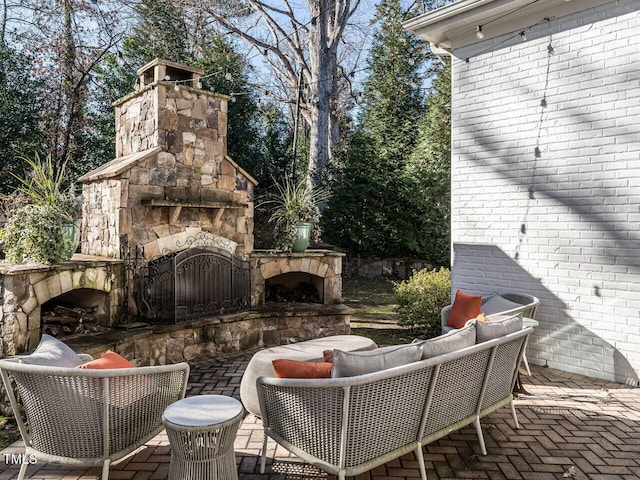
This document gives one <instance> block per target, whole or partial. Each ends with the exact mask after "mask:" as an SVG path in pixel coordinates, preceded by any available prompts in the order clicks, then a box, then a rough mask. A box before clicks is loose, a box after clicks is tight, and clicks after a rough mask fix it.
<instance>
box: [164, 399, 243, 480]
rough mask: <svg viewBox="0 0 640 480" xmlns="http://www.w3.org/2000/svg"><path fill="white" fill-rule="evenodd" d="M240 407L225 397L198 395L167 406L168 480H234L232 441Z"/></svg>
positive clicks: (240, 412)
mask: <svg viewBox="0 0 640 480" xmlns="http://www.w3.org/2000/svg"><path fill="white" fill-rule="evenodd" d="M243 416H244V409H243V408H242V404H241V403H240V402H239V401H238V400H236V399H235V398H231V397H226V396H224V395H199V396H196V397H188V398H183V399H182V400H178V401H177V402H175V403H172V404H171V405H169V406H168V407H167V408H166V410H165V411H164V414H163V415H162V422H163V423H164V426H165V429H166V431H167V436H168V437H169V443H170V444H171V463H170V464H169V480H237V479H238V470H237V468H236V458H235V452H234V450H233V442H234V440H235V438H236V433H237V432H238V427H239V426H240V422H241V421H242V417H243Z"/></svg>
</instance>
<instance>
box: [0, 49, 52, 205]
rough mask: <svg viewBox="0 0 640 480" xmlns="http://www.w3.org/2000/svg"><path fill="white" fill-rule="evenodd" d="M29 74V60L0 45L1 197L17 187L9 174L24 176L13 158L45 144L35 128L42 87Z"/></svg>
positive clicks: (21, 164) (37, 128)
mask: <svg viewBox="0 0 640 480" xmlns="http://www.w3.org/2000/svg"><path fill="white" fill-rule="evenodd" d="M29 70H30V61H29V58H28V57H26V56H25V55H23V54H21V53H19V52H18V51H16V50H14V49H11V48H9V47H7V46H6V45H4V44H0V193H2V192H4V193H10V192H12V191H13V190H14V188H15V187H16V186H17V184H16V182H17V181H16V180H15V178H14V177H13V176H12V175H11V173H13V174H14V175H18V176H22V175H23V170H24V165H25V164H24V162H21V161H16V160H15V159H16V157H18V156H20V155H32V154H33V153H34V151H40V150H41V148H42V143H43V141H44V139H43V135H42V134H41V133H40V131H39V126H38V123H39V121H40V120H41V115H40V107H41V100H42V99H41V98H39V96H38V93H39V91H40V89H41V88H42V85H41V83H40V82H38V81H37V80H34V79H33V78H31V76H30V75H29Z"/></svg>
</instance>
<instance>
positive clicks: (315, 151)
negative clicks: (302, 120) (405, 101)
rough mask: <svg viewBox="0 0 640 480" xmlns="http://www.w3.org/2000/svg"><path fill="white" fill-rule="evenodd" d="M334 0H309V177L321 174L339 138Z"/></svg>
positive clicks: (310, 178)
mask: <svg viewBox="0 0 640 480" xmlns="http://www.w3.org/2000/svg"><path fill="white" fill-rule="evenodd" d="M335 5H336V3H335V0H320V1H315V2H314V1H310V2H309V9H310V12H311V18H312V21H311V25H312V28H311V30H310V32H309V64H310V69H309V70H310V74H309V75H310V78H309V93H310V98H309V101H308V109H309V112H308V116H307V120H308V123H309V163H308V167H309V181H310V182H312V181H313V176H315V175H318V174H321V173H322V171H323V169H324V166H325V164H326V163H327V162H328V161H329V159H330V158H331V153H332V152H331V150H332V147H333V145H334V144H335V142H334V140H335V139H336V138H339V132H338V122H337V120H336V115H335V105H334V103H335V102H336V99H337V78H336V76H337V66H338V60H337V48H336V47H337V39H336V34H337V32H336V30H335V29H336V28H337V26H336V25H334V19H335Z"/></svg>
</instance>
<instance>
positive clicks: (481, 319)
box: [476, 313, 489, 322]
mask: <svg viewBox="0 0 640 480" xmlns="http://www.w3.org/2000/svg"><path fill="white" fill-rule="evenodd" d="M476 320H477V321H479V322H488V321H489V317H487V316H486V315H485V314H484V313H480V314H479V315H478V316H477V317H476Z"/></svg>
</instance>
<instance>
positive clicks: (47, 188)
mask: <svg viewBox="0 0 640 480" xmlns="http://www.w3.org/2000/svg"><path fill="white" fill-rule="evenodd" d="M20 158H21V160H23V161H24V162H25V163H27V165H29V167H31V172H30V174H29V175H28V176H27V177H26V178H21V177H18V176H15V175H14V176H15V177H16V178H17V179H18V181H19V182H20V183H21V186H20V187H19V188H18V191H20V192H21V193H23V194H24V195H26V196H27V197H28V198H29V200H30V203H29V204H28V205H26V206H24V207H22V208H20V209H19V210H18V211H16V212H15V214H14V215H13V216H12V217H11V218H9V220H8V221H7V223H6V225H5V227H4V228H3V229H2V231H1V232H0V235H1V237H2V240H3V241H4V243H5V246H6V252H5V254H6V259H7V260H8V261H10V262H13V263H32V262H35V263H43V264H53V263H59V262H63V261H66V260H68V259H69V258H71V256H72V255H73V253H74V252H75V250H76V249H77V247H78V241H79V238H80V237H79V234H80V225H79V218H80V216H81V207H82V197H80V196H78V195H76V194H75V192H74V188H73V186H71V187H69V188H68V189H66V190H65V189H63V187H62V185H63V180H64V172H65V166H64V165H63V166H62V167H61V168H60V169H59V170H58V171H57V172H56V170H55V168H54V166H53V160H52V158H51V155H48V156H47V158H46V160H45V161H44V162H43V161H42V160H41V159H40V156H39V155H38V154H37V153H36V155H35V158H33V159H31V158H27V157H20Z"/></svg>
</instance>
